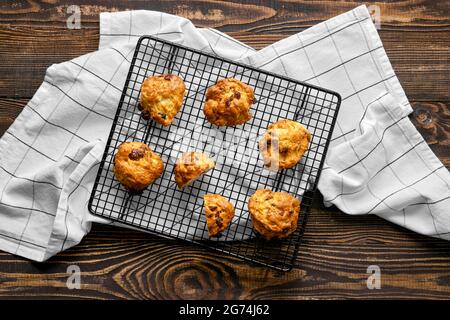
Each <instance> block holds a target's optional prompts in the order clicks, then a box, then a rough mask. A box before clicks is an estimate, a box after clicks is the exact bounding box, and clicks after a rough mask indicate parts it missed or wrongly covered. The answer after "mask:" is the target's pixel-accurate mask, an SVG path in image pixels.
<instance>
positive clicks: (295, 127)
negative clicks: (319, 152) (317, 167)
mask: <svg viewBox="0 0 450 320" xmlns="http://www.w3.org/2000/svg"><path fill="white" fill-rule="evenodd" d="M310 141H311V134H310V133H309V131H308V130H307V129H306V128H305V127H304V126H303V125H301V124H300V123H298V122H296V121H292V120H287V119H283V120H279V121H277V122H275V123H272V124H271V125H269V127H268V128H267V131H266V132H265V133H264V135H263V137H262V139H261V140H260V141H259V150H260V151H261V154H262V156H263V160H264V165H265V166H266V167H267V168H268V169H269V170H273V171H277V170H279V169H288V168H292V167H294V166H295V165H296V164H297V163H298V162H299V161H300V159H301V158H302V156H303V154H304V153H305V151H306V150H307V149H308V145H309V142H310ZM277 149H278V151H279V152H277Z"/></svg>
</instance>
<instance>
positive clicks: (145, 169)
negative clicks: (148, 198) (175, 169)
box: [114, 142, 164, 192]
mask: <svg viewBox="0 0 450 320" xmlns="http://www.w3.org/2000/svg"><path fill="white" fill-rule="evenodd" d="M163 170H164V164H163V161H162V160H161V158H160V157H159V156H158V155H157V154H156V153H154V152H153V151H152V150H151V149H150V148H149V147H148V146H147V145H146V144H145V143H142V142H124V143H122V144H121V145H120V146H119V148H118V151H117V153H116V155H115V157H114V175H115V176H116V178H117V180H119V182H120V183H121V184H122V185H123V186H124V187H125V189H127V190H128V191H130V192H140V191H142V190H143V189H145V188H146V187H147V186H148V185H149V184H151V183H153V182H154V181H155V180H156V179H158V178H159V177H160V176H161V174H162V173H163Z"/></svg>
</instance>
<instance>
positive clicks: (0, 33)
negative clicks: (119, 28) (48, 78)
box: [0, 0, 450, 299]
mask: <svg viewBox="0 0 450 320" xmlns="http://www.w3.org/2000/svg"><path fill="white" fill-rule="evenodd" d="M243 2H244V3H245V4H242V3H243ZM366 3H368V4H370V2H366ZM374 3H375V4H377V5H379V7H380V9H381V19H382V21H381V23H382V25H381V30H380V35H381V38H382V40H383V42H384V45H385V47H386V50H387V53H388V55H389V57H390V59H391V62H392V64H393V67H394V69H395V71H396V72H397V75H398V77H399V78H400V81H401V83H402V84H403V87H404V89H405V91H406V94H407V95H408V97H409V99H410V101H411V102H412V105H413V107H414V110H415V111H414V114H413V115H412V116H411V119H412V121H413V122H414V123H415V125H416V126H417V127H418V128H419V130H420V132H421V133H422V134H423V135H424V137H425V138H426V140H427V142H428V143H429V144H430V146H431V148H432V149H433V151H434V152H435V153H436V154H437V156H438V157H439V158H440V159H441V160H442V162H443V163H444V164H445V165H446V166H447V168H450V150H449V144H450V139H449V132H450V120H449V119H450V112H449V103H450V89H449V88H450V61H449V57H450V12H449V8H448V1H446V0H441V1H435V0H429V1H413V0H411V1H377V2H374ZM74 4H75V5H79V6H80V8H81V14H82V15H81V29H79V30H70V29H68V28H67V27H66V19H67V18H68V16H69V14H67V12H66V8H67V6H69V5H74ZM358 4H359V3H358V2H357V1H264V0H254V1H235V2H234V3H233V2H221V1H180V0H176V1H141V0H134V1H132V0H129V1H120V0H113V1H106V0H101V1H91V0H84V1H79V0H78V1H76V0H68V1H58V0H46V1H31V0H30V1H2V2H1V4H0V134H2V133H3V132H4V131H5V130H6V129H7V128H8V126H9V125H10V124H11V123H12V122H13V121H14V118H15V117H16V116H17V115H18V114H19V113H20V111H21V109H22V108H23V106H24V105H25V104H26V103H27V101H28V100H29V99H30V98H31V97H32V96H33V93H34V92H35V90H36V89H37V87H38V86H39V85H40V83H41V81H42V80H43V77H44V73H45V70H46V68H47V67H48V66H49V65H51V64H52V63H58V62H62V61H66V60H69V59H72V58H74V57H77V56H79V55H82V54H85V53H88V52H91V51H94V50H96V48H97V45H98V35H99V29H98V18H99V13H100V12H102V11H119V10H127V9H151V10H160V11H165V12H169V13H174V14H178V15H181V16H184V17H187V18H189V19H192V20H193V22H194V23H195V24H196V25H197V26H208V27H215V28H218V29H219V30H222V31H224V32H226V33H228V34H229V35H231V36H233V37H236V38H237V39H239V40H241V41H243V42H245V43H247V44H249V45H251V46H253V47H254V48H262V47H264V46H266V45H268V44H270V43H273V42H274V41H277V40H279V39H282V38H284V37H286V36H288V35H291V34H294V33H297V32H299V31H302V30H304V29H306V28H308V27H310V26H312V25H314V24H316V23H318V22H320V21H323V20H325V19H328V18H331V17H333V16H335V15H337V14H339V13H342V12H345V11H347V10H350V9H352V8H354V7H355V6H357V5H358ZM73 264H75V265H78V266H79V267H80V269H81V272H82V274H81V283H82V284H81V289H79V290H69V289H68V288H67V286H66V281H67V278H68V274H67V268H68V266H70V265H73ZM369 265H378V266H380V268H381V285H382V287H381V289H380V290H369V289H368V288H367V285H366V280H367V278H368V274H367V273H366V272H367V267H368V266H369ZM14 297H28V298H36V297H40V298H54V297H59V298H61V297H64V298H72V297H73V298H101V299H105V298H106V299H111V298H127V299H130V298H131V299H134V298H138V299H143V298H145V299H147V298H148V299H177V298H198V299H202V298H224V299H231V298H234V299H263V298H267V299H272V298H277V299H316V298H332V299H334V298H365V299H366V298H382V299H388V298H450V242H446V241H440V240H437V239H432V238H428V237H424V236H421V235H417V234H414V233H412V232H410V231H407V230H405V229H402V228H401V227H398V226H395V225H393V224H390V223H388V222H386V221H384V220H382V219H379V218H377V217H374V216H356V217H352V216H348V215H345V214H344V213H342V212H340V211H338V210H337V209H325V208H324V207H323V205H322V204H321V199H317V201H316V203H315V205H314V209H313V210H312V213H311V215H310V219H309V222H308V225H307V229H306V234H305V237H304V241H303V243H302V244H301V247H300V254H299V256H298V260H297V267H296V268H294V269H293V270H292V271H291V272H288V273H279V272H275V271H272V270H269V269H266V268H263V267H257V266H255V265H249V264H247V263H245V262H243V261H241V260H238V259H235V258H228V257H226V256H224V255H222V254H219V253H214V252H209V251H205V249H203V248H199V247H196V246H193V245H186V244H184V243H180V242H177V241H169V240H162V239H160V238H158V237H155V236H150V235H147V234H144V233H140V232H134V231H128V230H124V229H119V228H113V227H107V226H100V225H95V226H93V229H92V232H91V233H90V234H89V235H88V236H86V238H85V239H84V240H83V241H82V242H81V244H80V245H78V246H76V247H75V248H72V249H70V250H68V251H66V252H63V253H61V254H59V255H58V256H56V257H54V258H52V259H50V260H49V261H48V262H46V263H34V262H30V261H28V260H26V259H22V258H20V257H16V256H13V255H11V254H7V253H4V252H0V298H14Z"/></svg>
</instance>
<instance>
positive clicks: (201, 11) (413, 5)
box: [0, 0, 450, 28]
mask: <svg viewBox="0 0 450 320" xmlns="http://www.w3.org/2000/svg"><path fill="white" fill-rule="evenodd" d="M364 3H365V4H367V5H369V6H370V5H377V6H379V8H380V12H381V18H382V24H383V25H386V26H389V25H403V26H409V27H421V28H422V27H427V26H436V25H443V26H448V25H449V23H450V17H449V16H448V15H446V14H445V12H447V11H448V5H447V4H446V3H445V1H433V0H425V1H424V0H409V1H389V2H381V1H374V0H372V1H364ZM74 4H76V5H79V7H80V9H81V14H82V21H83V24H85V25H86V26H85V27H89V28H97V26H96V23H97V22H98V14H99V13H100V12H103V11H111V12H114V11H124V10H132V9H146V10H158V11H163V12H167V13H171V14H176V15H180V16H183V17H185V18H188V19H191V20H192V21H193V22H194V23H195V24H196V25H199V26H202V27H223V26H233V25H246V26H249V27H255V26H257V25H259V24H261V23H263V24H265V23H270V24H272V25H274V26H276V25H278V24H280V23H281V24H292V25H296V26H300V27H303V28H305V27H308V26H311V25H314V24H316V23H318V22H320V21H323V20H325V19H329V18H331V17H333V16H336V15H338V14H340V13H344V12H346V11H349V10H351V9H353V8H355V7H357V6H358V5H360V4H361V2H360V1H353V0H350V1H348V0H347V1H345V0H344V1H317V0H316V1H309V0H287V1H286V0H285V1H270V0H246V1H238V0H234V1H216V0H194V1H187V0H168V1H145V0H125V1H124V0H98V1H92V0H81V1H80V0H79V1H71V0H51V1H42V2H37V1H26V2H25V1H18V0H16V1H8V2H7V3H2V4H1V5H0V21H3V22H4V23H8V24H12V25H14V24H23V22H26V23H29V22H32V23H33V24H34V25H38V24H39V23H44V24H48V23H54V24H58V23H65V22H66V19H67V17H68V16H69V14H68V13H67V7H68V6H71V5H74Z"/></svg>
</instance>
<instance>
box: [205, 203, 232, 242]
mask: <svg viewBox="0 0 450 320" xmlns="http://www.w3.org/2000/svg"><path fill="white" fill-rule="evenodd" d="M203 206H204V207H205V215H206V224H207V226H208V234H209V236H210V237H220V235H221V233H222V232H223V231H224V230H225V229H226V228H228V226H229V225H230V223H231V220H232V219H233V217H234V206H233V205H232V204H231V203H230V202H229V201H228V200H227V199H226V198H225V197H222V196H221V195H218V194H205V195H204V196H203Z"/></svg>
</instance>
